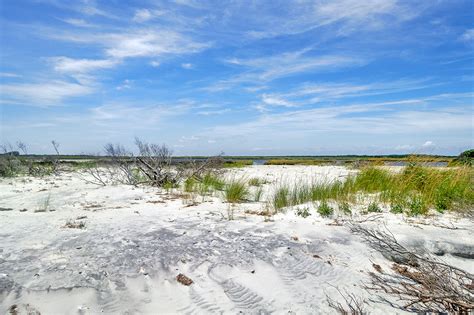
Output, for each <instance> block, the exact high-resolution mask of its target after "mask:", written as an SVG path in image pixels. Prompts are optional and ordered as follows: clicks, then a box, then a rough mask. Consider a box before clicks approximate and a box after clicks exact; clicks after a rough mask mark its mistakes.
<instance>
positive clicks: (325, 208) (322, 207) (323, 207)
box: [318, 201, 334, 217]
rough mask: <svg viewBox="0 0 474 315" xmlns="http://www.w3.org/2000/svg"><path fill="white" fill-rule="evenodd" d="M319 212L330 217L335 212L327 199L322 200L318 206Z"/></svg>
mask: <svg viewBox="0 0 474 315" xmlns="http://www.w3.org/2000/svg"><path fill="white" fill-rule="evenodd" d="M318 213H319V214H320V215H321V216H322V217H329V216H331V215H332V214H333V213H334V209H333V208H331V207H330V206H329V205H328V204H327V202H326V201H322V202H321V203H320V204H319V206H318Z"/></svg>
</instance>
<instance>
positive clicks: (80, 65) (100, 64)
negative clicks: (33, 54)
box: [51, 57, 120, 74]
mask: <svg viewBox="0 0 474 315" xmlns="http://www.w3.org/2000/svg"><path fill="white" fill-rule="evenodd" d="M51 60H52V61H53V62H54V70H56V71H58V72H62V73H67V74H77V73H81V74H84V73H89V72H91V71H94V70H98V69H107V68H112V67H114V66H116V65H117V64H118V63H119V62H120V61H119V60H117V59H73V58H68V57H54V58H52V59H51Z"/></svg>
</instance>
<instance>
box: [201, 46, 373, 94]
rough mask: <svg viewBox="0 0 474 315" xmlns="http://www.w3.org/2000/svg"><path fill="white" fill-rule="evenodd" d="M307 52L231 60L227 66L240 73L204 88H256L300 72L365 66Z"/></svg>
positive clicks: (360, 61)
mask: <svg viewBox="0 0 474 315" xmlns="http://www.w3.org/2000/svg"><path fill="white" fill-rule="evenodd" d="M309 51H310V50H309V49H303V50H299V51H296V52H289V53H283V54H278V55H272V56H266V57H258V58H251V59H238V58H232V59H228V60H226V62H227V63H228V64H231V65H234V66H238V67H242V68H244V72H243V73H241V74H238V75H235V76H232V77H230V78H229V79H224V80H220V81H218V82H217V83H215V84H213V85H211V86H208V87H207V88H206V89H207V90H210V91H219V90H226V89H229V88H231V87H233V86H235V85H239V84H251V85H258V86H260V85H261V84H262V82H270V81H273V80H276V79H279V78H284V77H289V76H293V75H298V74H302V73H308V72H311V73H315V72H318V71H326V72H327V71H332V70H335V69H341V68H344V67H354V66H361V65H364V64H366V62H367V61H366V60H365V59H364V58H358V57H355V56H345V55H310V54H308V52H309Z"/></svg>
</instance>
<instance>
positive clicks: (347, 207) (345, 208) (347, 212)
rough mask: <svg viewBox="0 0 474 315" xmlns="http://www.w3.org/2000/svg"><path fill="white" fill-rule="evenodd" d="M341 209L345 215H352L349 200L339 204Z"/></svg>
mask: <svg viewBox="0 0 474 315" xmlns="http://www.w3.org/2000/svg"><path fill="white" fill-rule="evenodd" d="M338 208H339V211H341V212H342V213H344V214H345V215H352V211H351V206H350V205H349V203H348V202H346V201H343V202H341V203H340V204H339V205H338Z"/></svg>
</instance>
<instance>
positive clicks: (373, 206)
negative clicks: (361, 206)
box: [367, 202, 382, 213]
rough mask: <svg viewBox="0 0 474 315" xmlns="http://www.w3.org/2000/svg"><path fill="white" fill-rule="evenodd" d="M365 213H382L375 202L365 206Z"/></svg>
mask: <svg viewBox="0 0 474 315" xmlns="http://www.w3.org/2000/svg"><path fill="white" fill-rule="evenodd" d="M367 212H368V213H374V212H376V213H378V212H382V209H381V208H380V206H379V205H378V203H376V202H371V203H369V205H368V206H367Z"/></svg>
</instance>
